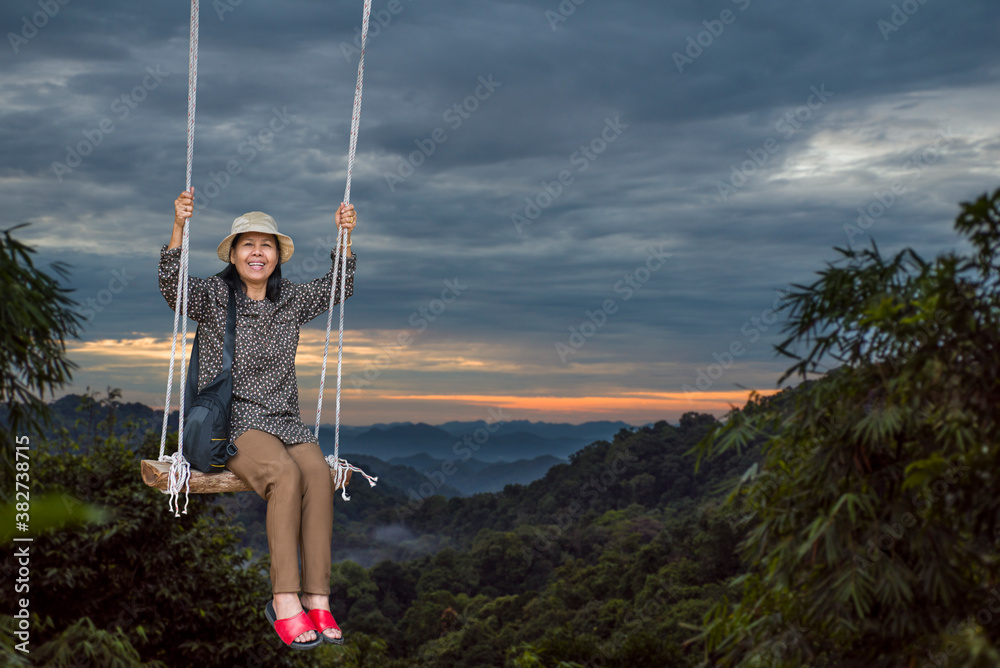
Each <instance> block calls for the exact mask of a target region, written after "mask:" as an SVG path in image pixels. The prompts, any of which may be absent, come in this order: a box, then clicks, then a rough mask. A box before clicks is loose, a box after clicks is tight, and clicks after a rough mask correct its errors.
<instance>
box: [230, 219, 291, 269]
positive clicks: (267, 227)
mask: <svg viewBox="0 0 1000 668" xmlns="http://www.w3.org/2000/svg"><path fill="white" fill-rule="evenodd" d="M244 232H263V233H264V234H273V235H274V236H276V237H278V243H279V244H281V264H284V263H285V262H288V260H289V259H290V258H291V257H292V253H294V252H295V244H294V243H292V238H291V237H290V236H288V235H285V234H281V233H280V232H278V224H277V223H276V222H274V218H271V216H269V215H267V214H266V213H263V212H261V211H251V212H250V213H244V214H243V215H242V216H240V217H238V218H237V219H236V220H234V221H233V229H232V232H231V233H230V235H229V236H228V237H226V238H225V239H223V240H222V243H220V244H219V253H218V254H219V259H220V260H222V261H223V262H225V263H226V264H228V263H229V249H230V248H231V247H232V245H233V239H234V238H235V237H236V235H237V234H243V233H244Z"/></svg>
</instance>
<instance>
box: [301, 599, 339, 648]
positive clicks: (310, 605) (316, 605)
mask: <svg viewBox="0 0 1000 668" xmlns="http://www.w3.org/2000/svg"><path fill="white" fill-rule="evenodd" d="M302 606H303V607H305V609H306V610H326V611H327V612H329V611H330V597H329V596H327V595H325V594H303V595H302ZM323 635H325V636H326V637H327V638H329V639H330V640H337V639H338V638H340V637H341V633H340V629H324V631H323Z"/></svg>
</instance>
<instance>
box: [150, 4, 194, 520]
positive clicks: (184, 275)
mask: <svg viewBox="0 0 1000 668" xmlns="http://www.w3.org/2000/svg"><path fill="white" fill-rule="evenodd" d="M198 14H199V6H198V0H191V36H190V42H189V45H190V46H189V53H188V122H187V166H186V176H185V181H184V183H185V186H184V189H185V190H187V191H188V192H192V189H191V168H192V165H193V163H194V117H195V107H196V104H195V103H196V100H197V96H198ZM189 222H190V218H189V219H188V220H186V221H185V222H184V233H183V235H182V241H181V261H180V273H179V275H178V277H177V298H176V300H175V302H174V333H173V337H172V339H171V342H170V368H169V372H168V376H167V396H166V398H165V399H164V402H163V431H162V432H161V434H160V456H159V461H161V462H170V472H169V474H168V476H167V493H168V494H169V495H170V498H169V499H168V501H167V507H168V508H170V510H172V511H173V512H174V517H180V513H181V511H180V493H181V490H183V491H184V510H183V512H184V513H187V509H188V500H189V493H190V491H191V485H190V481H191V465H190V464H189V463H188V461H187V460H186V459H184V399H185V397H184V395H185V391H184V389H183V387H182V389H181V390H180V392H178V394H179V395H180V410H179V412H178V415H177V452H175V453H174V454H172V455H169V456H167V455H166V454H165V453H164V449H165V447H166V443H167V418H168V417H169V415H170V406H171V392H172V390H173V382H174V358H175V357H176V354H177V329H178V325H180V329H181V334H180V339H181V369H180V372H181V373H180V377H181V378H182V379H183V378H185V370H186V368H187V364H186V362H187V327H188V318H187V312H188V310H187V307H188V254H189V248H190V240H191V231H190V225H189V224H188V223H189Z"/></svg>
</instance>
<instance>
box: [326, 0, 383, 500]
mask: <svg viewBox="0 0 1000 668" xmlns="http://www.w3.org/2000/svg"><path fill="white" fill-rule="evenodd" d="M371 9H372V2H371V0H365V8H364V15H363V17H362V20H361V56H360V59H359V61H358V80H357V84H356V85H355V87H354V111H353V113H352V114H351V138H350V142H349V144H350V145H349V147H348V150H347V185H346V186H345V187H344V203H345V204H350V203H351V175H352V174H353V172H354V155H355V153H356V152H357V146H358V126H359V125H360V122H361V88H362V84H363V82H364V75H365V44H366V42H367V40H368V19H369V16H370V15H371ZM345 243H346V236H345V235H344V232H343V230H342V229H339V228H338V229H337V254H336V258H335V259H334V263H333V276H334V280H333V281H331V282H330V306H329V309H328V312H327V317H326V343H325V344H324V346H323V368H322V370H321V371H320V376H319V399H318V400H317V402H316V431H315V435H316V440H319V425H320V422H321V419H322V415H323V388H324V386H325V385H326V363H327V357H328V356H329V353H330V331H331V330H332V329H333V307H334V304H335V302H336V294H337V281H340V336H339V339H338V342H337V404H336V406H337V407H336V418H335V420H336V421H335V423H334V429H333V455H332V456H328V457H327V458H326V459H327V463H328V464H330V467H331V468H332V469H334V475H335V479H336V482H337V485H338V486H339V485H341V484H343V482H344V481H345V480H346V478H347V471H348V470H351V471H356V472H358V473H361V475H363V476H364V477H365V478H367V479H368V484H369V485H371V486H372V487H374V486H375V482H376V481H377V480H378V478H373V477H372V476H370V475H368V474H367V473H365V472H364V471H362V470H361V469H359V468H357V467H356V466H352V465H351V464H349V463H348V462H347V461H346V460H343V459H341V458H340V389H341V378H342V376H343V366H344V298H345V295H346V291H347V281H346V276H345V273H346V265H347V248H346V246H345ZM341 496H342V497H343V499H344V500H345V501H349V500H350V498H351V497H349V496H348V495H347V485H344V486H343V491H342V492H341Z"/></svg>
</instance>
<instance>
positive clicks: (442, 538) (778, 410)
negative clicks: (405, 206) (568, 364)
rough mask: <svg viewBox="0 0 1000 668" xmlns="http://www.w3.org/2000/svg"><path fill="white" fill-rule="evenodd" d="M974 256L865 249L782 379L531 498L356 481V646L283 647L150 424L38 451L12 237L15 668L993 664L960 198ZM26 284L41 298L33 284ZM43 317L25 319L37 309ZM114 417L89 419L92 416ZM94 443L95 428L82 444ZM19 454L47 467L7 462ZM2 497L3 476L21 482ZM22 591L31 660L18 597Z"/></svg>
mask: <svg viewBox="0 0 1000 668" xmlns="http://www.w3.org/2000/svg"><path fill="white" fill-rule="evenodd" d="M955 230H956V233H957V235H958V239H957V242H958V245H959V247H960V248H964V249H965V250H964V251H961V252H959V251H954V252H946V253H942V254H940V255H939V256H937V257H935V258H931V259H926V258H923V257H921V256H919V255H918V254H917V253H915V252H913V251H912V250H909V249H904V250H902V251H899V252H898V253H896V254H893V255H891V256H884V255H882V254H881V252H880V251H879V249H878V248H877V247H876V246H874V245H872V246H871V247H870V248H865V249H836V250H837V253H838V254H839V255H840V256H841V257H840V259H838V260H837V261H835V262H832V263H830V264H829V265H827V266H826V267H824V268H822V269H821V270H820V271H818V273H817V275H816V280H815V281H814V282H813V283H812V284H809V285H797V286H795V287H794V289H793V291H792V292H791V293H790V294H789V295H788V297H787V298H786V300H785V307H784V309H783V312H782V315H783V318H784V323H785V324H784V327H785V329H784V334H783V336H784V337H785V338H784V340H783V341H782V342H781V343H780V344H779V345H778V346H777V354H778V355H780V356H782V357H783V358H784V359H787V360H788V363H789V367H788V370H787V372H786V373H785V375H784V376H783V377H782V378H781V379H779V380H778V383H779V385H782V384H785V383H786V381H789V379H791V381H794V382H793V383H789V387H787V388H786V389H784V390H782V391H781V392H779V393H778V394H775V395H772V396H769V397H764V396H760V395H757V394H752V395H751V397H750V400H749V401H748V402H747V403H746V405H744V406H742V407H733V409H732V410H731V411H730V412H729V413H728V414H727V415H726V416H724V417H723V418H722V419H717V418H716V417H714V416H711V415H704V414H696V413H687V414H685V415H683V416H682V417H681V418H680V420H679V422H678V423H676V424H671V423H668V422H667V421H665V420H664V421H660V422H656V423H655V424H652V425H648V426H644V427H641V428H635V429H623V430H621V431H620V432H619V433H618V434H616V435H615V436H614V438H613V439H612V440H611V441H597V442H594V443H591V444H590V445H588V446H587V447H585V448H583V449H582V450H580V451H578V452H577V453H575V454H574V455H573V456H572V457H571V459H570V461H569V462H568V463H567V464H561V465H557V466H555V467H553V468H552V469H550V470H549V472H548V473H547V475H546V476H545V477H544V478H542V479H540V480H537V481H535V482H534V483H531V484H530V485H510V486H508V487H506V488H505V489H504V490H503V491H502V492H498V493H494V494H478V495H475V496H471V497H466V498H461V497H455V498H445V497H443V496H435V497H431V498H429V499H425V500H423V501H421V502H419V503H411V500H410V499H408V498H407V496H406V494H405V493H404V492H403V491H402V488H400V487H394V486H393V485H392V481H391V480H387V481H384V482H383V481H380V483H379V487H378V488H376V489H374V490H373V489H369V488H368V486H367V485H365V484H359V481H355V482H354V483H352V485H351V487H350V493H351V495H352V500H351V501H350V502H348V503H344V502H342V501H341V500H340V499H339V498H338V500H337V501H336V506H335V529H334V546H333V547H334V550H335V551H337V553H341V554H343V553H349V551H350V550H365V549H367V548H368V547H370V546H371V545H372V544H373V543H375V542H377V541H378V538H377V536H378V535H379V532H380V530H383V529H385V528H386V527H396V528H397V529H398V531H399V532H401V534H405V536H406V540H405V541H403V542H404V545H403V546H402V547H400V549H399V553H398V554H397V555H395V556H394V558H392V559H383V560H381V561H378V562H377V563H375V564H374V565H372V566H371V567H368V568H366V567H363V566H361V565H359V564H358V563H357V562H356V561H353V560H350V559H345V560H341V561H338V562H337V563H335V564H334V566H333V569H332V572H331V574H330V577H331V584H332V591H333V593H332V597H331V598H332V603H333V612H334V615H335V616H336V617H337V619H338V621H340V623H341V625H342V627H343V628H344V631H345V636H346V639H347V642H346V643H345V645H343V646H341V647H337V646H329V645H325V646H323V647H321V648H319V649H316V650H313V651H310V652H293V651H291V650H288V649H286V648H285V647H284V646H283V645H282V644H281V642H280V640H278V638H277V636H276V635H275V634H274V632H273V631H272V630H271V628H270V626H269V625H268V624H267V622H266V621H265V619H264V614H263V605H264V603H265V602H266V600H267V599H268V598H269V596H270V586H269V581H268V578H267V570H268V566H269V564H268V560H267V555H266V553H264V552H262V551H261V550H260V549H259V542H258V541H257V540H256V539H255V536H259V533H260V531H261V525H260V524H261V519H260V509H259V506H256V505H254V504H253V503H249V502H242V501H239V500H237V499H235V498H234V496H233V495H212V496H210V497H198V496H194V495H193V496H192V497H191V500H190V504H189V506H188V511H187V513H186V514H184V515H182V516H180V517H179V518H175V517H174V515H173V513H171V512H170V511H169V510H168V508H167V504H166V501H165V497H164V496H163V495H162V494H161V493H160V492H158V491H156V490H152V489H150V488H148V487H146V486H145V485H143V483H142V481H141V478H140V476H139V460H140V459H141V458H142V457H141V456H140V455H139V454H137V453H150V452H155V451H156V449H157V447H158V441H159V434H156V433H152V432H149V431H145V430H144V429H143V428H140V426H139V425H136V424H130V423H129V421H128V420H127V419H124V420H122V421H120V422H119V421H118V418H117V417H116V412H115V410H113V409H114V407H115V406H116V405H117V404H116V402H117V399H118V396H117V393H116V392H115V391H114V390H112V391H110V392H109V393H108V394H107V395H106V396H104V397H99V396H97V395H94V396H91V397H90V398H89V399H87V400H85V401H83V402H82V403H81V407H80V408H81V410H80V416H81V423H80V424H81V425H82V426H81V428H79V429H76V430H74V431H73V433H72V434H71V433H70V431H69V430H63V432H62V434H61V435H60V436H57V437H53V438H50V439H48V440H47V441H43V440H42V439H40V438H38V439H36V438H35V437H31V440H30V447H29V448H28V449H27V450H24V451H23V452H24V453H26V454H25V456H24V457H20V456H19V455H18V454H17V453H16V452H15V449H14V443H15V437H16V436H17V435H18V434H24V433H29V434H36V433H42V429H43V426H44V424H45V418H46V411H47V410H48V409H47V406H46V405H45V404H44V403H43V402H41V401H40V400H39V399H38V398H37V397H41V396H44V395H45V393H47V392H48V393H51V392H52V391H53V390H54V389H57V388H58V387H61V386H62V385H63V384H65V383H66V382H67V380H68V378H69V377H70V375H71V373H72V365H71V363H70V362H69V361H68V360H65V359H64V352H65V351H64V345H63V343H62V342H63V340H64V338H65V337H67V336H72V335H73V333H74V327H75V326H76V324H75V323H74V322H73V319H72V315H71V314H69V313H68V311H67V304H68V296H67V295H65V294H64V293H63V292H61V291H60V290H61V289H60V288H59V287H58V283H57V281H56V279H55V278H52V277H47V276H46V275H45V274H44V273H43V272H41V270H39V269H37V268H35V267H34V265H33V264H32V260H31V250H30V249H27V248H25V247H24V246H21V245H20V244H18V243H17V241H16V240H15V239H14V238H13V237H12V236H11V232H10V231H8V232H7V233H6V236H5V238H4V241H3V243H4V246H3V249H2V261H3V263H4V266H3V270H2V271H3V274H2V277H0V278H2V280H3V282H4V286H5V290H7V293H8V294H12V293H13V295H14V297H18V295H19V291H20V294H21V298H15V299H9V300H5V302H4V306H3V309H5V310H6V311H10V312H5V313H4V317H5V322H17V323H23V326H22V327H11V328H8V330H7V331H5V332H4V333H3V334H2V337H3V338H2V339H0V344H2V348H3V353H2V354H3V356H4V362H5V364H4V378H3V381H2V390H3V400H4V403H5V406H6V410H7V415H8V419H7V424H6V425H2V429H3V431H4V433H3V438H4V445H5V447H4V450H3V462H2V465H3V467H4V470H5V471H12V472H25V473H28V472H30V482H31V517H32V525H33V533H34V540H33V542H32V543H31V546H30V583H27V584H29V585H30V591H27V592H26V593H24V594H17V595H11V592H12V591H14V590H15V589H14V588H15V586H16V583H17V581H18V578H19V572H20V571H19V566H18V562H17V560H16V557H15V554H16V550H17V549H19V546H21V545H22V543H14V542H12V538H13V534H14V533H15V531H14V529H13V527H14V526H15V520H14V517H15V514H16V513H17V512H18V507H17V505H16V504H17V502H18V501H17V499H15V497H14V486H13V484H11V483H9V482H8V483H5V484H4V486H3V487H4V488H3V490H2V494H3V497H2V499H0V500H2V502H3V503H4V506H3V507H2V508H0V514H2V515H3V518H4V519H3V525H2V526H0V537H2V538H0V539H2V541H3V542H4V559H3V562H2V564H0V581H2V590H3V592H4V594H3V596H2V597H0V600H2V603H0V654H2V656H0V663H2V664H3V665H8V666H31V665H38V666H67V667H68V666H102V667H104V666H171V667H172V666H192V665H198V666H220V667H221V666H227V667H229V666H247V667H250V666H351V667H354V666H357V667H360V666H373V667H375V666H377V667H387V668H402V667H404V666H440V667H446V666H447V667H470V668H471V667H476V666H511V667H540V668H541V667H544V668H555V667H563V668H568V667H574V666H575V667H597V666H607V667H616V668H617V667H628V668H636V667H645V666H650V667H659V666H682V667H687V666H691V667H694V666H746V667H770V666H777V667H791V666H817V667H850V668H853V667H857V668H862V667H864V668H868V667H884V668H891V667H897V666H907V667H914V668H915V667H923V666H962V667H965V668H974V667H975V668H978V667H985V666H997V665H1000V649H998V648H1000V550H998V546H1000V527H998V520H1000V495H997V494H996V490H997V489H998V481H997V475H998V472H1000V425H998V419H1000V411H998V409H997V407H998V406H1000V380H998V379H1000V190H997V191H996V192H995V193H993V194H992V195H983V196H982V197H980V198H979V199H977V200H976V201H973V202H968V203H964V204H962V205H961V210H960V213H959V215H958V218H957V220H956V222H955ZM28 294H31V295H36V296H35V298H34V299H31V300H26V299H23V297H24V296H26V295H28ZM29 306H30V308H29ZM95 402H96V404H99V405H101V406H103V407H104V409H106V410H104V411H103V412H102V413H100V415H102V418H101V420H100V421H99V422H93V421H91V422H87V420H88V419H89V416H91V415H94V414H95V413H94V412H93V408H94V404H95ZM83 427H86V428H83ZM25 461H29V462H30V465H25V466H21V468H18V465H19V463H22V462H25ZM4 479H5V481H12V480H14V476H13V475H8V474H6V473H5V476H4ZM22 596H23V597H26V598H28V599H30V605H29V606H28V610H29V611H30V620H29V621H30V623H28V624H27V626H29V627H30V648H31V653H30V654H25V653H23V652H21V651H19V650H18V649H17V646H18V644H19V643H21V642H22V640H23V639H22V638H21V637H19V636H18V632H19V630H20V629H22V628H23V627H24V626H25V624H24V623H22V621H23V620H20V619H18V618H17V617H15V616H14V615H15V614H19V607H18V604H17V599H18V598H20V597H22Z"/></svg>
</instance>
